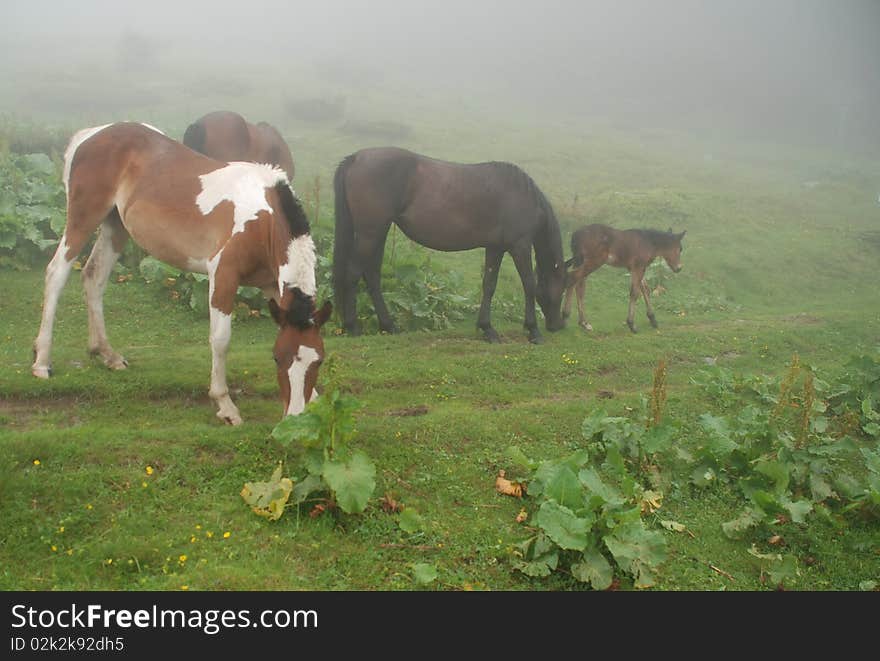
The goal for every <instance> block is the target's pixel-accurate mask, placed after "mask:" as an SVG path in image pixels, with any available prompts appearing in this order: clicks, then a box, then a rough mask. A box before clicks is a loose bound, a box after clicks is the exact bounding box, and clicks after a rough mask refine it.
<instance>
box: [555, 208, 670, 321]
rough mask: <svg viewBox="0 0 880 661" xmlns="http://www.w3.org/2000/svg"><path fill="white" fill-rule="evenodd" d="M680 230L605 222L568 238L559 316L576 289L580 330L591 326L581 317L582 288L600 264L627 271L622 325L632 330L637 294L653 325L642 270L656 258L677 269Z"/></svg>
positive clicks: (567, 309) (565, 313)
mask: <svg viewBox="0 0 880 661" xmlns="http://www.w3.org/2000/svg"><path fill="white" fill-rule="evenodd" d="M684 234H685V233H684V232H682V233H681V234H674V233H673V232H672V230H671V229H670V230H669V231H668V232H661V231H658V230H618V229H614V228H613V227H609V226H608V225H587V226H586V227H582V228H580V229H579V230H577V231H576V232H575V233H574V234H573V235H572V237H571V253H572V258H571V259H570V260H568V261H567V262H566V263H565V265H566V267H568V268H571V267H573V268H572V270H571V271H569V272H568V275H567V276H566V282H565V305H564V306H563V313H562V315H563V317H564V318H566V319H567V318H568V316H569V315H570V314H571V294H572V290H574V289H575V288H576V289H577V302H578V323H579V325H580V326H581V328H583V329H584V330H593V327H592V326H591V325H590V323H589V322H588V321H587V320H586V317H585V316H584V290H585V289H586V280H587V276H588V275H590V273H592V272H593V271H595V270H596V269H598V268H599V267H600V266H602V265H603V264H610V265H611V266H618V267H620V268H625V269H627V270H628V271H629V273H630V287H629V314H628V315H627V318H626V325H627V326H629V329H630V330H631V331H632V332H633V333H635V332H636V326H635V321H634V317H635V309H636V301H637V300H638V299H639V296H642V297H644V299H645V306H646V307H647V309H648V320H649V321H650V322H651V325H652V326H653V327H654V328H657V319H656V317H655V316H654V308H653V307H652V306H651V296H650V292H649V291H648V286H647V284H645V269H646V268H648V265H649V264H650V263H651V262H653V261H654V259H655V258H656V257H663V259H665V260H666V263H667V264H669V268H671V269H672V270H673V271H675V272H676V273H678V272H679V271H681V240H682V238H683V237H684Z"/></svg>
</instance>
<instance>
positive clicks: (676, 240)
mask: <svg viewBox="0 0 880 661" xmlns="http://www.w3.org/2000/svg"><path fill="white" fill-rule="evenodd" d="M686 232H687V230H685V231H684V232H682V233H681V234H675V233H674V232H673V231H672V228H671V227H670V228H669V235H670V237H671V238H672V240H671V241H670V242H669V244H668V245H667V246H665V247H664V248H663V250H662V251H661V252H660V254H661V255H663V259H665V260H666V263H667V264H668V265H669V268H671V269H672V270H673V271H674V272H675V273H678V272H679V271H681V240H682V239H683V238H684V235H685V233H686Z"/></svg>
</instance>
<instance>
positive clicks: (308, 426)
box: [272, 405, 323, 447]
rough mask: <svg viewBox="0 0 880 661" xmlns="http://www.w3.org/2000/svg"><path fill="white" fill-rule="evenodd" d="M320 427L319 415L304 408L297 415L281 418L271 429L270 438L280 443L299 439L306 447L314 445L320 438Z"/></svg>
mask: <svg viewBox="0 0 880 661" xmlns="http://www.w3.org/2000/svg"><path fill="white" fill-rule="evenodd" d="M309 406H311V405H309ZM322 428H323V424H322V421H321V418H320V416H318V415H317V414H315V413H313V412H312V411H310V410H305V411H303V412H302V413H300V414H299V415H288V416H285V417H284V418H282V420H281V422H279V423H278V424H277V425H275V427H274V429H272V438H274V439H275V440H276V441H280V442H281V443H290V442H291V441H300V442H301V443H302V444H303V445H304V446H306V447H314V446H315V445H317V444H319V442H320V440H321V430H322Z"/></svg>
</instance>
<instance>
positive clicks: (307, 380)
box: [31, 123, 332, 425]
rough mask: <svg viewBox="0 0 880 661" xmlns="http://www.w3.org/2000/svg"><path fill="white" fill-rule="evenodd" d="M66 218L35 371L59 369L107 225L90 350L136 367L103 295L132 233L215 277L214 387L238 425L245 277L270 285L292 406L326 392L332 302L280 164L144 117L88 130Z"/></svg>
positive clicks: (285, 390) (94, 279) (75, 157)
mask: <svg viewBox="0 0 880 661" xmlns="http://www.w3.org/2000/svg"><path fill="white" fill-rule="evenodd" d="M63 178H64V186H65V189H66V191H67V225H66V227H65V230H64V233H63V235H62V237H61V241H60V243H59V245H58V249H57V251H56V252H55V256H54V257H53V258H52V261H50V262H49V265H48V266H47V268H46V288H45V293H44V296H43V316H42V323H41V324H40V331H39V335H38V336H37V338H36V341H35V342H34V364H33V366H32V368H31V372H32V373H33V375H34V376H37V377H40V378H48V377H49V375H50V374H51V363H50V352H51V349H52V326H53V323H54V319H55V312H56V308H57V305H58V298H59V296H60V294H61V290H62V288H63V287H64V285H65V283H66V282H67V278H68V276H69V275H70V271H71V268H72V266H73V262H74V260H75V259H76V257H77V255H78V254H79V252H80V251H81V250H82V248H83V246H84V245H85V244H86V241H87V240H88V238H89V237H90V236H91V235H92V233H93V232H94V231H95V229H96V228H98V227H100V231H99V233H98V237H97V239H96V241H95V245H94V248H93V249H92V252H91V255H90V256H89V259H88V262H87V263H86V265H85V268H83V270H82V279H83V288H84V290H85V296H86V302H87V306H88V313H89V350H90V352H91V353H92V354H93V355H98V356H100V357H101V358H102V359H103V361H104V363H105V364H106V365H107V366H108V367H110V368H111V369H123V368H125V367H126V366H127V365H128V363H127V362H126V361H125V359H124V358H123V357H122V356H121V355H119V354H118V353H117V352H116V351H114V350H113V348H112V347H111V346H110V343H109V342H108V340H107V332H106V330H105V327H104V311H103V302H102V298H103V293H104V289H105V287H106V285H107V279H108V278H109V276H110V271H111V269H112V268H113V265H114V264H115V263H116V260H117V259H118V258H119V255H120V254H121V253H122V249H123V247H124V246H125V243H126V241H127V240H128V238H129V236H131V237H132V238H133V239H134V241H135V242H136V243H137V244H138V245H139V246H141V247H142V248H143V249H144V250H146V251H147V252H148V253H150V254H151V255H153V256H154V257H156V258H157V259H160V260H162V261H164V262H167V263H168V264H171V265H173V266H175V267H177V268H180V269H183V270H187V271H196V272H200V273H207V274H208V278H209V281H208V282H209V299H210V300H209V303H210V316H211V334H210V342H211V352H212V358H213V365H212V369H211V388H210V395H211V397H212V399H213V400H214V401H215V403H216V405H217V408H218V412H217V416H218V417H219V418H220V419H222V420H224V421H225V422H227V423H229V424H233V425H235V424H239V423H240V422H241V416H240V415H239V412H238V408H237V407H236V406H235V404H234V403H233V402H232V400H231V399H230V397H229V390H228V388H227V385H226V353H227V349H228V347H229V339H230V335H231V329H232V316H231V314H232V308H233V303H234V298H235V293H236V290H237V289H238V286H239V285H240V284H243V285H251V286H256V287H260V288H262V289H263V293H264V294H265V295H266V297H267V298H269V299H270V300H269V308H270V310H271V312H272V316H273V318H274V319H275V321H276V323H277V324H278V325H279V332H278V336H277V339H276V341H275V346H274V349H273V353H274V357H275V363H276V365H277V373H278V383H279V385H280V388H281V396H282V401H283V404H284V412H285V414H298V413H300V412H301V411H302V410H303V408H304V407H305V404H306V403H307V402H308V401H310V400H311V399H312V398H313V397H314V396H315V394H316V393H315V390H314V387H315V382H316V380H317V375H318V368H319V366H320V365H321V361H322V360H323V357H324V342H323V340H322V338H321V334H320V332H319V331H320V329H321V326H322V325H323V324H324V322H325V321H326V320H327V318H328V317H329V316H330V313H331V310H332V306H331V304H330V302H329V301H328V302H327V303H325V305H324V307H322V308H321V309H320V310H316V309H315V292H316V285H315V263H316V257H315V245H314V243H313V242H312V237H311V235H310V234H309V223H308V220H307V219H306V216H305V214H304V213H303V210H302V207H301V206H300V204H299V202H298V201H297V199H296V198H295V197H294V195H293V192H292V191H291V189H290V186H289V184H288V182H287V176H286V175H285V174H284V172H282V171H281V170H279V169H277V168H274V167H271V166H268V165H257V164H253V163H222V162H219V161H215V160H212V159H210V158H207V157H206V156H202V155H201V154H197V153H196V152H194V151H192V150H191V149H188V148H186V147H184V146H183V145H181V144H180V143H179V142H175V141H174V140H171V139H170V138H167V137H166V136H165V135H164V134H163V133H162V132H160V131H159V130H158V129H155V128H153V127H150V126H148V125H145V124H134V123H118V124H108V125H105V126H99V127H96V128H90V129H85V130H83V131H80V132H79V133H77V134H76V135H74V136H73V138H72V139H71V141H70V144H69V146H68V147H67V151H66V153H65V155H64V174H63Z"/></svg>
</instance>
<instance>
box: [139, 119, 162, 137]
mask: <svg viewBox="0 0 880 661" xmlns="http://www.w3.org/2000/svg"><path fill="white" fill-rule="evenodd" d="M141 126H146V127H147V128H148V129H152V130H153V131H155V132H156V133H158V134H159V135H165V132H164V131H162V130H161V129H157V128H156V127H155V126H153V125H152V124H147V123H146V122H141Z"/></svg>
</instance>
